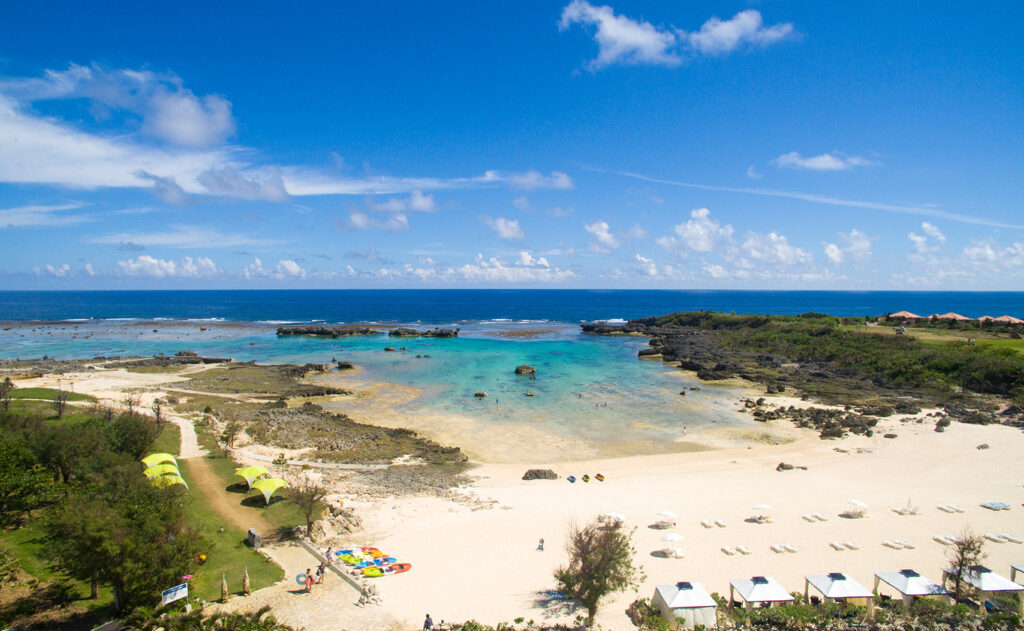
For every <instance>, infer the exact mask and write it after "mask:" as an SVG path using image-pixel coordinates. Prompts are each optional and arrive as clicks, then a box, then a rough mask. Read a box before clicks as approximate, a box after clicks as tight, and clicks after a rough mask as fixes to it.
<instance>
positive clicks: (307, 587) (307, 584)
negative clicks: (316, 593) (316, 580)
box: [306, 567, 313, 594]
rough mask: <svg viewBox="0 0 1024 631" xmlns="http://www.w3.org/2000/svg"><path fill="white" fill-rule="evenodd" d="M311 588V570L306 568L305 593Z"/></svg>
mask: <svg viewBox="0 0 1024 631" xmlns="http://www.w3.org/2000/svg"><path fill="white" fill-rule="evenodd" d="M312 590H313V570H311V569H310V568H308V567H307V568H306V593H307V594H308V593H310V592H311V591H312Z"/></svg>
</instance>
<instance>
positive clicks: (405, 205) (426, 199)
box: [370, 191, 437, 213]
mask: <svg viewBox="0 0 1024 631" xmlns="http://www.w3.org/2000/svg"><path fill="white" fill-rule="evenodd" d="M370 208H372V209H374V210H379V211H384V212H407V211H418V212H427V213H429V212H433V211H434V210H435V209H436V208H437V205H436V204H435V203H434V196H433V195H424V194H423V192H422V191H413V192H412V194H411V195H409V197H407V198H404V199H403V198H399V197H392V198H391V199H389V200H387V201H384V202H381V203H379V204H374V203H371V204H370Z"/></svg>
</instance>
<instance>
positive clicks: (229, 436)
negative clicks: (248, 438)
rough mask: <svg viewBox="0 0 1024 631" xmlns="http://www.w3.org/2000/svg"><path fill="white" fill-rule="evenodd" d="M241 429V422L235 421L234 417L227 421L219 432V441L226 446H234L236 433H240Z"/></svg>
mask: <svg viewBox="0 0 1024 631" xmlns="http://www.w3.org/2000/svg"><path fill="white" fill-rule="evenodd" d="M241 431H242V424H241V423H239V422H238V421H236V420H234V419H232V420H230V421H228V423H227V425H225V426H224V431H223V432H221V434H220V439H221V442H223V443H224V444H225V445H227V446H228V447H234V446H235V438H237V437H238V434H239V433H241Z"/></svg>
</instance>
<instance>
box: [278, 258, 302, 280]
mask: <svg viewBox="0 0 1024 631" xmlns="http://www.w3.org/2000/svg"><path fill="white" fill-rule="evenodd" d="M274 275H275V276H276V277H277V278H305V277H306V270H304V269H302V268H301V267H299V264H298V263H296V262H295V261H292V260H290V259H285V260H283V261H278V262H277V268H276V270H275V272H274Z"/></svg>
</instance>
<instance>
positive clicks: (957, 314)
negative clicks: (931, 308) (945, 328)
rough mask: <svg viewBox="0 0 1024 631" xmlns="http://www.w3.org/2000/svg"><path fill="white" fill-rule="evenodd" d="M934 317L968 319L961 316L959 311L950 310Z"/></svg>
mask: <svg viewBox="0 0 1024 631" xmlns="http://www.w3.org/2000/svg"><path fill="white" fill-rule="evenodd" d="M935 318H937V319H939V320H970V318H968V317H967V316H962V315H960V314H959V313H953V312H952V311H950V312H948V313H943V314H941V315H936V316H935Z"/></svg>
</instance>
